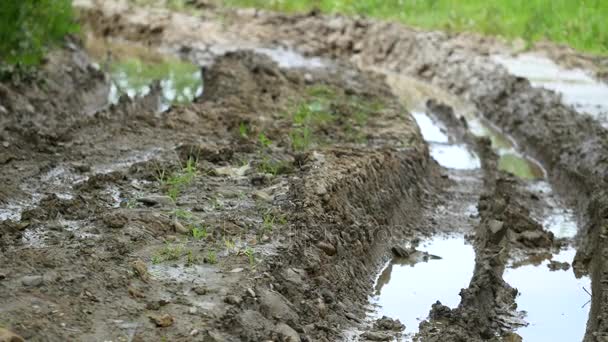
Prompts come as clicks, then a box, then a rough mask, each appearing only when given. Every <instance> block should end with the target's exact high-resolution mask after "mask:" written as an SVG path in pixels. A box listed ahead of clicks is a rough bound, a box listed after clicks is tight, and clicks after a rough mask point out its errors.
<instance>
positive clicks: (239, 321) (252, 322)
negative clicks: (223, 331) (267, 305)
mask: <svg viewBox="0 0 608 342" xmlns="http://www.w3.org/2000/svg"><path fill="white" fill-rule="evenodd" d="M236 325H237V326H239V327H240V328H241V330H242V333H241V337H248V338H249V340H250V341H263V340H265V339H267V338H268V336H269V335H270V333H271V331H272V330H273V324H272V322H271V321H269V320H268V319H266V317H264V316H262V314H260V313H259V312H257V311H253V310H245V311H243V312H241V313H239V314H238V315H237V316H236ZM243 335H244V336H243Z"/></svg>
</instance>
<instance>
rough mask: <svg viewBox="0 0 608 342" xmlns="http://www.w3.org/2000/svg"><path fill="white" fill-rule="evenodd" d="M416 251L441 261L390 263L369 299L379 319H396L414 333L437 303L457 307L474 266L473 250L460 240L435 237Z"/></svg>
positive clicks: (397, 260)
mask: <svg viewBox="0 0 608 342" xmlns="http://www.w3.org/2000/svg"><path fill="white" fill-rule="evenodd" d="M417 249H418V250H419V251H424V252H428V253H429V254H431V255H435V256H439V257H441V259H432V258H430V259H429V260H428V261H420V262H418V263H416V261H413V260H411V259H395V260H393V261H391V262H390V263H389V264H388V265H387V266H386V267H385V268H384V270H383V271H382V273H381V274H380V276H379V277H378V280H377V281H376V285H375V288H374V293H375V295H374V297H373V298H372V303H373V304H375V305H378V306H379V308H378V314H379V316H382V315H386V316H389V317H392V318H398V319H399V320H401V322H402V323H403V324H405V326H406V332H408V333H413V332H416V331H418V325H419V324H420V322H421V321H422V320H424V319H425V318H426V317H427V316H428V313H429V310H430V309H431V305H432V304H433V303H435V302H436V301H437V300H439V301H441V303H443V304H444V305H447V306H450V307H456V306H458V304H459V303H460V296H459V295H458V294H459V293H460V290H461V289H462V288H466V287H467V286H468V284H469V281H470V280H471V277H472V276H473V268H474V263H475V252H474V250H473V247H472V246H471V245H468V244H466V243H465V240H464V238H462V237H450V238H441V237H436V238H434V239H432V240H429V241H427V242H424V243H423V244H421V245H420V246H419V247H418V248H417Z"/></svg>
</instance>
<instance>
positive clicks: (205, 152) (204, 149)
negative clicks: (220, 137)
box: [176, 144, 234, 163]
mask: <svg viewBox="0 0 608 342" xmlns="http://www.w3.org/2000/svg"><path fill="white" fill-rule="evenodd" d="M176 150H177V153H178V154H179V156H180V158H181V160H183V161H187V160H189V159H191V160H197V161H200V160H206V161H208V162H211V163H219V162H226V161H230V159H232V155H233V153H234V151H233V150H232V149H231V148H229V147H221V148H220V147H213V146H206V145H191V144H184V145H181V146H178V147H177V148H176Z"/></svg>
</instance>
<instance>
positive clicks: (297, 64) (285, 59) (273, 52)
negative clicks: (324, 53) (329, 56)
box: [254, 48, 326, 69]
mask: <svg viewBox="0 0 608 342" xmlns="http://www.w3.org/2000/svg"><path fill="white" fill-rule="evenodd" d="M254 51H255V52H258V53H261V54H264V55H266V56H268V57H270V58H271V59H272V60H273V61H275V62H276V63H277V64H278V65H279V67H281V68H305V69H318V68H323V67H324V66H325V65H326V62H324V61H323V60H321V59H320V58H318V57H306V56H303V55H301V54H299V53H297V52H295V51H293V50H288V49H285V48H273V49H269V48H257V49H254Z"/></svg>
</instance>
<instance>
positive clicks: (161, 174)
mask: <svg viewBox="0 0 608 342" xmlns="http://www.w3.org/2000/svg"><path fill="white" fill-rule="evenodd" d="M197 175H198V170H197V161H196V160H194V159H192V158H190V159H188V161H187V162H186V166H184V167H183V168H182V170H181V171H179V172H175V173H173V174H172V175H170V176H168V172H167V171H166V170H165V169H163V168H160V167H158V166H157V168H156V180H157V181H158V182H159V183H160V184H161V185H162V186H163V187H164V188H166V190H167V196H169V197H171V199H172V200H173V201H174V202H176V201H177V198H178V197H179V195H180V194H181V192H182V191H183V190H184V189H185V188H186V186H188V185H190V184H191V183H192V182H193V181H194V179H195V178H196V176H197Z"/></svg>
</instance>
